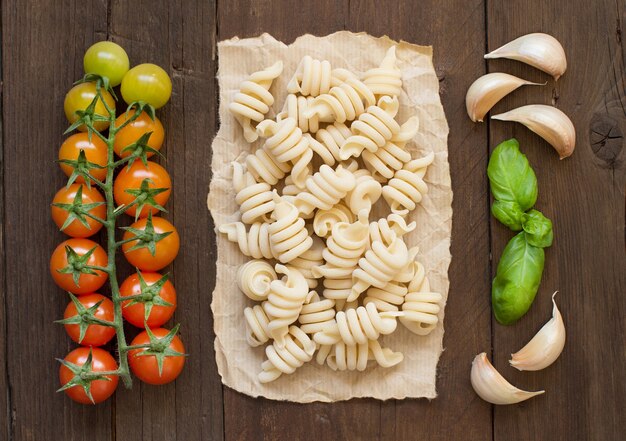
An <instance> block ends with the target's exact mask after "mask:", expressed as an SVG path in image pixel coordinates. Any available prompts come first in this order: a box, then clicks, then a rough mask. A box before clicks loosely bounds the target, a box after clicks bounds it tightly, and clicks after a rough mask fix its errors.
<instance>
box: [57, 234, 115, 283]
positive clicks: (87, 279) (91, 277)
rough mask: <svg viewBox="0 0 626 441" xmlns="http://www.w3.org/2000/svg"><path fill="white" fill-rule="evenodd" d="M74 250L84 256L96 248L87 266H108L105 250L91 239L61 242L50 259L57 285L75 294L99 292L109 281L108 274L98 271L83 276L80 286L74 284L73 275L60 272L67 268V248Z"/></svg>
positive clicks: (80, 278) (79, 281) (80, 279)
mask: <svg viewBox="0 0 626 441" xmlns="http://www.w3.org/2000/svg"><path fill="white" fill-rule="evenodd" d="M66 246H69V247H70V248H72V249H73V250H74V251H75V252H76V254H78V256H84V255H85V254H87V252H88V251H89V250H91V249H92V248H94V247H95V248H96V249H95V250H94V252H93V254H92V255H91V257H89V259H88V260H87V262H86V264H87V265H92V266H102V267H104V266H107V262H108V258H107V254H106V253H105V251H104V249H103V248H102V247H101V246H100V245H98V244H97V243H95V242H94V241H92V240H89V239H68V240H66V241H65V242H61V243H60V244H59V246H58V247H56V249H55V250H54V252H53V253H52V257H51V258H50V274H51V275H52V278H53V279H54V281H55V283H56V284H57V285H58V286H59V287H61V288H62V289H64V290H65V291H69V292H71V293H73V294H87V293H92V292H95V291H97V290H98V289H99V288H100V287H101V286H102V285H104V282H106V281H107V277H108V276H107V274H106V273H104V272H102V271H97V270H96V274H81V275H80V277H79V279H78V285H77V284H76V283H74V280H73V278H72V274H63V273H60V272H59V271H58V270H62V269H63V268H65V267H66V266H67V255H66V252H65V247H66Z"/></svg>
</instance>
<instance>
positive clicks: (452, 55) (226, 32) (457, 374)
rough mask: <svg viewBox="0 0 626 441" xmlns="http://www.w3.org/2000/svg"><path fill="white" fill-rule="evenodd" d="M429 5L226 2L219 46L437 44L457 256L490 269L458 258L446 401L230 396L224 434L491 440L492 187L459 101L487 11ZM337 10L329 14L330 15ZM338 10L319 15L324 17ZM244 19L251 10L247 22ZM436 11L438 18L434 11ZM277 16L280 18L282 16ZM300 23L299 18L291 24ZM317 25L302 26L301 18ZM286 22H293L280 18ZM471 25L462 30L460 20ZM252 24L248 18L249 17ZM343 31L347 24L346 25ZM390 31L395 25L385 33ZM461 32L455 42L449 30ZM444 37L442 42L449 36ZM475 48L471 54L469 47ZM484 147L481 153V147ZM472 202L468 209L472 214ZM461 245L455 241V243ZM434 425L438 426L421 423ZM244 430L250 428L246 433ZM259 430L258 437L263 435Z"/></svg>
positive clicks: (481, 138)
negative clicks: (474, 363)
mask: <svg viewBox="0 0 626 441" xmlns="http://www.w3.org/2000/svg"><path fill="white" fill-rule="evenodd" d="M441 6H442V5H438V4H437V2H432V5H425V6H424V10H425V11H431V13H432V14H436V15H434V16H432V17H424V16H423V15H420V14H415V13H413V12H411V11H409V10H408V9H403V8H402V7H399V6H397V2H387V3H385V2H376V3H374V2H351V3H350V7H349V9H348V10H347V11H346V12H345V13H344V14H342V11H343V8H342V7H341V6H339V7H337V6H335V7H334V8H332V6H331V5H322V6H320V5H319V4H318V5H315V8H314V10H311V9H310V8H311V5H309V4H308V3H304V4H302V5H300V6H299V8H296V10H294V9H293V8H289V7H281V5H280V4H276V3H272V7H271V8H270V7H269V5H260V4H258V3H255V2H244V1H237V2H227V3H226V4H222V3H220V4H219V5H218V23H219V39H223V38H229V37H232V36H234V35H238V36H240V37H247V36H254V35H258V34H259V33H261V32H270V33H271V34H272V35H274V36H275V37H276V38H279V39H282V40H283V41H286V42H289V41H292V40H293V39H294V38H295V37H297V36H298V35H300V34H303V33H306V32H311V33H314V34H318V35H324V34H327V33H331V32H333V31H336V30H339V29H341V28H342V27H346V28H348V29H350V30H353V31H367V32H370V33H372V34H374V35H383V34H387V33H389V34H390V36H391V37H393V38H397V39H405V40H408V41H412V42H417V43H422V44H434V45H435V64H436V67H437V71H438V73H439V75H440V77H441V78H442V82H441V85H442V97H443V101H444V106H445V109H446V112H447V116H448V120H449V121H450V123H451V136H450V140H449V146H450V151H451V153H452V154H451V157H450V161H451V168H452V178H453V185H454V188H455V202H454V209H455V221H454V225H453V228H454V230H453V245H452V253H453V256H463V258H464V259H465V258H467V259H471V260H473V261H476V262H484V264H483V265H482V267H481V266H479V267H478V270H474V271H472V272H470V273H468V272H467V271H466V269H465V267H463V265H462V263H463V261H465V260H464V259H463V260H461V259H459V258H457V259H456V260H453V263H452V267H451V270H450V277H451V280H452V287H451V295H450V300H449V303H448V306H447V313H448V314H449V317H454V321H452V320H448V321H447V322H446V337H445V341H444V344H445V346H446V348H447V351H446V352H445V353H444V355H443V357H442V360H441V363H440V380H439V384H438V386H439V391H440V394H441V397H440V398H438V399H437V400H436V401H434V402H432V403H428V402H426V401H424V400H405V401H402V402H395V401H390V402H388V403H384V404H380V402H377V401H373V400H352V401H349V402H347V403H337V404H333V405H328V404H319V403H318V404H311V405H293V404H287V403H277V402H272V401H268V400H255V399H252V398H248V397H246V396H243V395H241V394H238V393H236V392H234V391H232V390H229V389H226V391H225V397H224V406H225V427H226V433H227V437H228V438H229V439H230V438H232V439H297V438H298V437H299V436H302V434H303V433H307V434H310V436H311V437H313V436H315V437H324V436H326V437H328V436H330V437H331V439H342V438H346V437H349V438H351V439H372V438H374V437H378V438H380V439H389V440H392V439H415V438H416V437H421V436H427V437H429V438H430V439H455V437H459V436H460V435H463V436H467V437H468V439H471V435H475V436H476V437H478V435H480V436H485V434H486V436H485V437H487V436H489V437H490V434H491V408H490V406H489V405H486V404H485V403H482V402H481V401H480V400H478V399H476V397H475V395H474V394H473V392H472V391H471V387H470V385H469V381H468V379H469V363H470V362H471V359H472V357H473V355H474V354H475V353H477V352H479V351H480V350H488V349H489V345H490V344H489V339H490V318H489V317H490V316H489V297H488V295H487V293H488V288H489V266H488V261H489V232H488V219H487V214H488V208H487V195H486V185H487V184H486V178H485V175H484V172H482V171H481V170H484V169H485V167H486V163H487V137H486V128H485V127H484V126H483V127H474V126H472V125H471V124H470V123H469V121H468V120H467V118H465V117H464V106H463V105H462V99H463V97H464V94H465V89H466V88H467V86H469V84H470V83H471V81H472V78H473V77H474V76H478V75H480V74H482V73H483V72H484V63H483V62H482V59H481V53H482V50H483V48H484V30H483V26H484V15H483V14H484V5H483V3H482V2H481V1H474V2H471V3H470V4H468V3H467V2H460V1H458V2H453V3H451V4H449V5H443V8H442V7H441ZM329 8H330V9H329ZM321 10H332V11H333V13H331V14H324V15H320V14H319V13H318V11H321ZM237 11H250V14H249V15H248V14H246V15H243V14H241V13H239V14H238V13H237ZM432 11H437V12H432ZM276 14H279V16H278V17H277V16H276ZM293 14H296V15H297V16H296V17H294V16H293ZM310 14H314V15H315V17H316V19H315V20H310V19H305V20H300V16H302V17H309V16H310ZM282 15H287V16H288V18H286V19H283V18H281V17H282ZM458 16H463V17H467V18H466V19H465V22H464V23H463V24H462V25H461V26H459V25H458V24H457V23H456V20H455V17H458ZM248 17H250V18H248ZM344 22H345V24H344ZM383 23H384V24H389V23H393V26H387V25H383ZM450 29H454V30H455V35H454V38H452V37H451V36H450V33H449V30H450ZM444 36H445V37H444ZM468 41H470V42H472V43H471V45H468V44H467V42H468ZM481 146H482V148H481ZM468 201H469V209H467V208H465V207H466V206H467V205H468V204H467V202H468ZM457 237H458V238H462V239H459V240H455V238H457ZM416 414H419V415H420V418H419V421H421V422H426V421H437V423H436V424H422V423H418V422H417V421H416V419H415V415H416ZM241 421H246V422H247V423H246V424H245V425H242V424H241ZM259 428H260V430H259Z"/></svg>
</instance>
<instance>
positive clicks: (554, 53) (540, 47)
mask: <svg viewBox="0 0 626 441" xmlns="http://www.w3.org/2000/svg"><path fill="white" fill-rule="evenodd" d="M493 58H510V59H511V60H517V61H521V62H522V63H526V64H528V65H530V66H533V67H536V68H537V69H539V70H542V71H544V72H546V73H549V74H550V75H552V76H553V77H554V80H555V81H556V80H558V79H559V77H560V76H561V75H563V74H564V73H565V70H566V69H567V59H566V58H565V51H564V50H563V46H561V43H559V41H558V40H557V39H556V38H554V37H553V36H552V35H548V34H542V33H534V34H528V35H523V36H521V37H519V38H516V39H515V40H513V41H510V42H509V43H507V44H505V45H504V46H502V47H499V48H498V49H496V50H494V51H491V52H489V53H488V54H487V55H485V59H487V60H489V59H493Z"/></svg>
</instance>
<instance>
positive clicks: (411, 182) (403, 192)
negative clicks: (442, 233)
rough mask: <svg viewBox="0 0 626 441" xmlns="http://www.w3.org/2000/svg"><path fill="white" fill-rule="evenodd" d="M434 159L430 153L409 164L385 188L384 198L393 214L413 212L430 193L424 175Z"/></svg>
mask: <svg viewBox="0 0 626 441" xmlns="http://www.w3.org/2000/svg"><path fill="white" fill-rule="evenodd" d="M434 159H435V155H434V153H433V152H430V153H429V154H428V155H426V156H424V157H423V158H419V159H414V160H412V161H411V162H408V163H407V164H405V165H404V167H402V170H398V171H397V172H396V173H395V174H394V177H393V179H391V180H390V181H389V182H388V183H387V185H385V186H384V187H383V198H385V201H387V203H388V204H389V207H390V208H391V212H392V213H397V214H400V215H405V214H407V213H409V212H410V211H413V210H414V209H415V207H416V206H417V204H418V203H420V202H421V201H422V197H423V195H424V194H425V193H427V192H428V186H427V185H426V183H425V182H424V175H425V174H426V169H427V168H428V166H429V165H430V164H432V162H433V160H434Z"/></svg>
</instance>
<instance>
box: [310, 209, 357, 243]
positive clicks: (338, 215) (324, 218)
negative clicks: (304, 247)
mask: <svg viewBox="0 0 626 441" xmlns="http://www.w3.org/2000/svg"><path fill="white" fill-rule="evenodd" d="M339 222H347V223H352V222H354V215H353V213H352V211H350V209H349V208H348V207H346V206H345V205H344V204H342V203H341V202H340V203H337V205H335V206H334V207H331V208H330V209H328V210H317V211H316V212H315V217H314V218H313V231H314V232H315V234H316V235H317V236H319V237H323V238H327V237H328V236H330V233H331V232H332V230H333V226H334V225H335V224H337V223H339Z"/></svg>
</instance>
